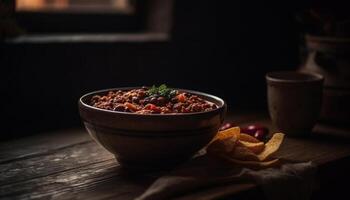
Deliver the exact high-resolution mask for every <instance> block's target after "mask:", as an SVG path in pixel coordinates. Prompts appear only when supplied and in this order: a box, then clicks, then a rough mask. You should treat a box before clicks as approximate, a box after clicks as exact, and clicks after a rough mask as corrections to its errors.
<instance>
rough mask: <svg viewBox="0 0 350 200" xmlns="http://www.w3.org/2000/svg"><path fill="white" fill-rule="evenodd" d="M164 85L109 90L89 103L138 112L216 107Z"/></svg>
mask: <svg viewBox="0 0 350 200" xmlns="http://www.w3.org/2000/svg"><path fill="white" fill-rule="evenodd" d="M160 87H161V86H160ZM160 87H159V88H160ZM164 87H165V88H166V86H164ZM164 87H163V90H161V89H158V88H156V87H154V86H153V87H152V88H147V87H142V88H140V89H132V90H127V91H122V90H117V91H109V92H108V94H107V95H104V96H99V95H95V96H93V97H92V98H91V105H92V106H94V107H97V108H101V109H107V110H113V111H121V112H131V113H139V114H166V113H193V112H202V111H209V110H213V109H216V108H217V105H216V104H215V103H212V102H209V101H206V100H204V99H202V98H200V97H198V96H197V95H194V94H191V93H186V92H180V91H178V90H171V89H168V88H166V89H164Z"/></svg>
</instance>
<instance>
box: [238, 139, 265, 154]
mask: <svg viewBox="0 0 350 200" xmlns="http://www.w3.org/2000/svg"><path fill="white" fill-rule="evenodd" d="M238 142H239V144H240V145H243V146H245V147H246V148H248V149H249V150H251V151H252V152H253V153H255V154H259V153H261V152H262V151H263V150H264V149H265V144H264V143H263V142H254V143H253V142H246V141H242V140H239V141H238Z"/></svg>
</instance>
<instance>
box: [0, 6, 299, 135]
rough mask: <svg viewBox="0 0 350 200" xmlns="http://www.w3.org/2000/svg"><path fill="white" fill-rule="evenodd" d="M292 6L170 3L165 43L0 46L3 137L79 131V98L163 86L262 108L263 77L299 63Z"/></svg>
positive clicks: (242, 107) (232, 105) (233, 104)
mask: <svg viewBox="0 0 350 200" xmlns="http://www.w3.org/2000/svg"><path fill="white" fill-rule="evenodd" d="M296 7H297V5H294V4H291V3H285V2H279V3H275V2H265V1H264V2H263V1H254V3H252V2H246V1H238V2H235V3H234V4H233V5H232V4H231V3H230V4H229V3H227V2H214V1H176V2H174V5H173V14H172V19H171V20H170V23H171V31H170V33H169V36H170V37H169V40H168V41H163V42H160V41H155V42H154V41H148V42H147V41H145V42H130V41H129V42H93V43H89V42H78V43H73V42H72V43H69V42H65V43H58V42H48V43H33V42H29V43H25V42H23V43H13V42H1V43H0V52H1V53H0V60H1V64H0V65H1V70H2V73H1V75H2V76H1V84H0V85H1V91H2V96H3V97H5V98H3V100H2V101H3V102H4V103H3V105H4V106H3V108H2V114H3V116H4V117H3V119H4V121H3V123H2V124H3V127H4V128H3V130H2V134H1V139H4V138H10V137H16V136H24V135H29V134H34V133H38V132H42V131H46V130H52V129H61V128H66V127H74V126H80V125H81V122H80V119H79V114H78V110H77V101H78V98H79V97H80V96H81V95H83V94H84V93H87V92H90V91H93V90H97V89H104V88H113V87H122V86H142V85H153V84H156V85H159V84H162V83H166V84H167V85H169V86H171V87H178V88H186V89H193V90H199V91H203V92H207V93H211V94H214V95H217V96H220V97H222V98H224V99H225V100H226V101H227V103H228V105H229V111H232V112H236V111H238V110H245V109H251V110H253V109H266V92H265V91H266V85H265V77H264V75H265V73H266V72H268V71H271V70H287V69H295V68H296V67H297V66H298V64H299V54H298V41H299V33H298V27H297V25H296V21H295V13H294V11H295V9H296ZM90 20H91V21H92V24H94V23H98V22H97V21H94V19H91V18H90ZM111 26H113V24H111ZM62 27H64V21H62ZM43 28H44V27H43Z"/></svg>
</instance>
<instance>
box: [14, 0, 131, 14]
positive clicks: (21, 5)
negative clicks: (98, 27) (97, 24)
mask: <svg viewBox="0 0 350 200" xmlns="http://www.w3.org/2000/svg"><path fill="white" fill-rule="evenodd" d="M134 8H135V7H134V3H133V1H132V0H17V2H16V10H17V11H32V12H36V11H39V12H60V11H62V12H64V11H71V12H106V11H107V12H117V13H125V14H131V13H133V12H134V10H135V9H134Z"/></svg>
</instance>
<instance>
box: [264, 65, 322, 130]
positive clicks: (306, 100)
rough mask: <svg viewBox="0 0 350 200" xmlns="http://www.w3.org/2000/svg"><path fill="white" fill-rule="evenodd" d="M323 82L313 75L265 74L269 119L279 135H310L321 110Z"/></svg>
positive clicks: (283, 72)
mask: <svg viewBox="0 0 350 200" xmlns="http://www.w3.org/2000/svg"><path fill="white" fill-rule="evenodd" d="M323 80H324V78H323V76H322V75H320V74H316V73H301V72H294V71H280V72H270V73H267V74H266V81H267V98H268V107H269V112H270V117H271V119H272V121H273V123H274V125H275V126H276V127H277V129H278V130H279V131H281V132H284V133H285V134H287V135H288V136H303V135H306V134H308V133H311V131H312V128H313V127H314V125H315V123H316V120H317V119H318V116H319V113H320V109H321V102H322V87H323Z"/></svg>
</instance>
